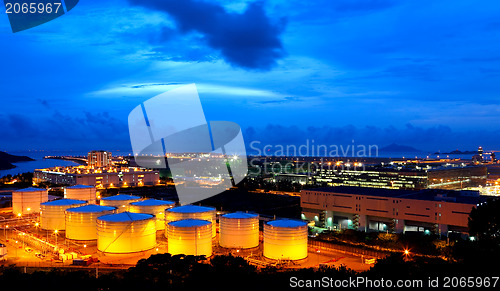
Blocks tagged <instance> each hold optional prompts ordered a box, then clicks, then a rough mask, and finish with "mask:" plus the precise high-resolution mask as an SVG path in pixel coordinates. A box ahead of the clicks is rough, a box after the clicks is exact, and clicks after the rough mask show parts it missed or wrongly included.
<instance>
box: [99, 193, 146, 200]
mask: <svg viewBox="0 0 500 291" xmlns="http://www.w3.org/2000/svg"><path fill="white" fill-rule="evenodd" d="M136 199H141V197H139V196H134V195H123V194H118V195H115V196H109V197H104V198H101V200H108V201H120V200H136Z"/></svg>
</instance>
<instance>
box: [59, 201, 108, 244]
mask: <svg viewBox="0 0 500 291" xmlns="http://www.w3.org/2000/svg"><path fill="white" fill-rule="evenodd" d="M115 210H116V207H112V206H100V205H93V204H91V205H85V206H80V207H75V208H70V209H68V210H66V238H68V239H74V240H96V239H97V217H99V216H103V215H105V214H111V213H113V212H114V211H115Z"/></svg>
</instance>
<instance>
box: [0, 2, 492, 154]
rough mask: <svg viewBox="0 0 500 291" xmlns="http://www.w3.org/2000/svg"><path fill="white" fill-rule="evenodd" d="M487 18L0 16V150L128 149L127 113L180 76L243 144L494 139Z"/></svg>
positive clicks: (362, 7)
mask: <svg viewBox="0 0 500 291" xmlns="http://www.w3.org/2000/svg"><path fill="white" fill-rule="evenodd" d="M499 13H500V4H499V3H497V2H496V1H486V3H483V4H482V5H478V4H477V3H473V2H460V3H457V2H456V1H440V2H439V3H436V2H434V1H419V2H418V3H417V2H415V3H411V2H400V1H393V0H381V1H368V0H356V1H352V0H342V1H335V2H333V3H331V1H315V2H313V3H306V2H300V1H277V0H272V1H266V2H265V3H260V2H249V1H236V2H235V1H225V0H221V1H212V2H208V1H193V0H189V1H156V0H147V1H135V0H128V1H127V0H112V1H105V2H101V1H84V2H81V3H79V5H78V6H77V7H76V8H75V9H73V10H71V11H70V12H69V13H67V14H66V15H64V16H62V17H59V18H58V19H56V20H54V21H51V22H49V23H46V24H43V25H41V26H39V27H35V28H32V29H29V30H27V31H23V32H19V33H15V34H13V33H12V32H11V30H10V26H9V22H8V20H7V17H6V16H4V17H2V18H0V39H1V41H2V43H3V44H4V45H3V46H2V47H0V53H2V55H4V56H8V57H6V58H5V59H4V63H3V65H2V68H0V85H1V88H2V94H1V96H2V97H1V98H2V99H1V100H2V110H0V123H1V124H2V127H1V128H0V136H1V137H2V139H1V140H2V142H1V143H0V150H5V151H22V150H29V149H47V150H67V149H72V150H76V151H89V150H93V149H106V150H111V151H114V150H116V149H120V150H122V151H130V150H131V146H130V140H129V138H128V130H127V115H128V112H130V110H131V109H133V108H134V107H135V106H136V105H137V104H139V103H141V102H143V101H145V100H147V99H149V98H151V97H153V96H155V95H157V94H158V93H161V92H165V91H166V90H169V89H172V88H175V87H177V86H180V85H182V84H189V83H196V84H197V87H198V89H199V93H200V98H201V102H202V104H203V106H204V110H205V113H206V117H207V120H209V121H210V120H228V121H233V122H236V123H238V124H239V125H240V126H241V128H242V130H243V138H244V139H245V142H246V144H247V146H248V145H249V144H250V143H251V142H252V141H260V142H261V143H262V144H274V145H277V144H285V145H287V144H288V145H291V144H295V145H301V144H303V143H304V142H305V141H306V140H315V141H316V142H317V143H318V144H326V145H348V144H351V143H352V140H354V141H355V143H356V144H364V145H374V144H375V145H378V146H379V147H380V148H382V147H385V146H387V145H390V144H392V143H396V144H399V145H406V146H412V147H415V148H417V149H420V150H422V151H426V152H433V151H443V152H446V151H452V150H455V149H460V150H475V149H477V147H478V146H483V147H484V148H485V150H494V149H500V118H498V114H499V112H500V98H498V96H499V92H500V74H499V73H500V71H499V69H498V67H500V53H499V50H498V45H497V44H498V43H499V38H500V34H499V33H498V31H499V30H500V25H499V22H498V15H499ZM193 15H203V16H204V17H192V16H193ZM243 32H244V33H243Z"/></svg>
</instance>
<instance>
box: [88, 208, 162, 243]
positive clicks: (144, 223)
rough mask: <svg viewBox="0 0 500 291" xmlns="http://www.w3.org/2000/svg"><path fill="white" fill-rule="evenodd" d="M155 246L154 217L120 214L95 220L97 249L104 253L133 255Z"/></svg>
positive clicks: (139, 214)
mask: <svg viewBox="0 0 500 291" xmlns="http://www.w3.org/2000/svg"><path fill="white" fill-rule="evenodd" d="M155 246H156V221H155V217H154V215H151V214H146V213H132V212H122V213H117V214H106V215H103V216H100V217H98V218H97V249H98V250H99V251H101V252H105V253H134V252H141V251H145V250H149V249H152V248H154V247H155Z"/></svg>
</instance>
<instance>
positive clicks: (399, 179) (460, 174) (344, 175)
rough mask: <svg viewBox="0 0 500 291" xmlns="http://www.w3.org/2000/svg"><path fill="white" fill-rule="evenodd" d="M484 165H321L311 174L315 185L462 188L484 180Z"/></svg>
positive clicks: (474, 185) (416, 188)
mask: <svg viewBox="0 0 500 291" xmlns="http://www.w3.org/2000/svg"><path fill="white" fill-rule="evenodd" d="M486 178H487V169H486V167H484V166H465V167H435V168H432V167H419V168H418V169H417V168H412V169H409V168H403V167H401V168H400V169H398V168H397V167H396V168H392V167H391V168H383V167H365V168H360V169H338V170H337V169H321V170H319V171H318V172H317V173H315V174H314V175H312V176H311V184H312V185H318V186H355V187H374V188H388V189H413V190H419V189H426V188H440V189H463V188H467V187H478V186H484V185H485V184H486Z"/></svg>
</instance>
